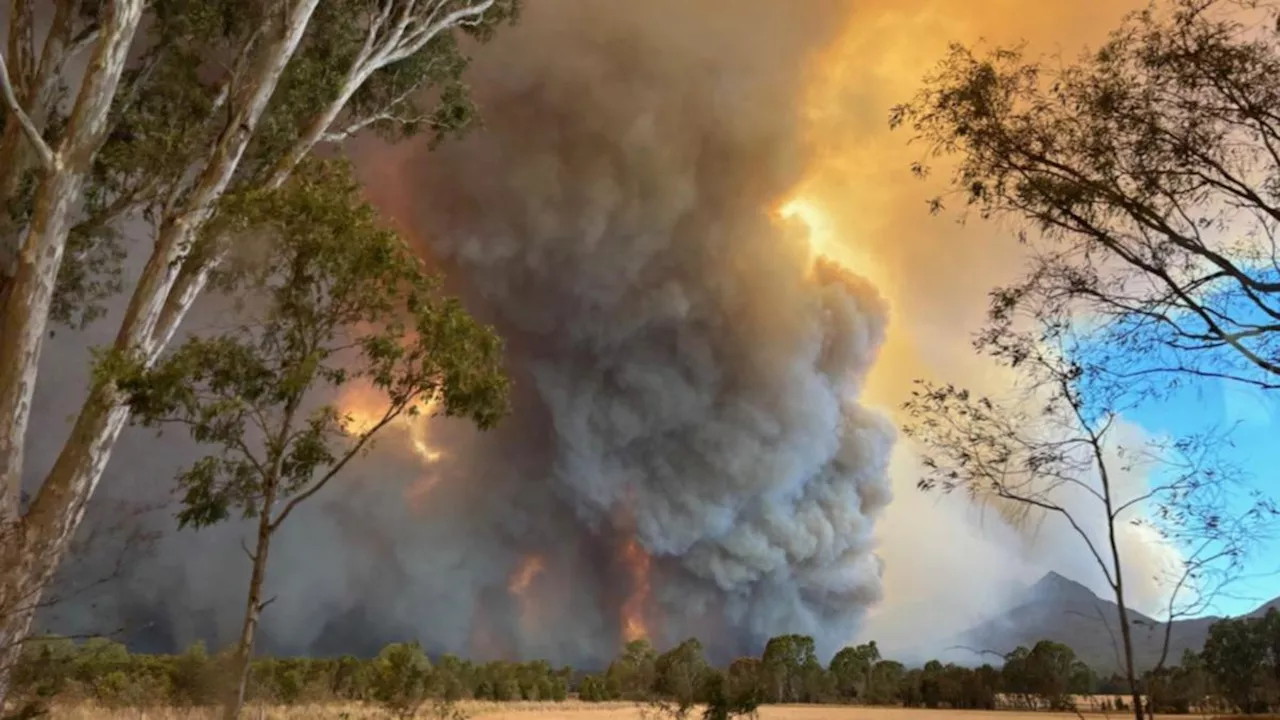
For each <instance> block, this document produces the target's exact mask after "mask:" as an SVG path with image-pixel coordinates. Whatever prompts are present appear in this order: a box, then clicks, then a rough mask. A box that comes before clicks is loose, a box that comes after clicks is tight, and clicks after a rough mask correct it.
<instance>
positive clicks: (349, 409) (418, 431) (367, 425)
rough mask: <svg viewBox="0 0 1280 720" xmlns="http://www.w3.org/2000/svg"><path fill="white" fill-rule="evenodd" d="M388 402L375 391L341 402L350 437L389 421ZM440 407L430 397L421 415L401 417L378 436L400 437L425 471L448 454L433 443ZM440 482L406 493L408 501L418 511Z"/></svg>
mask: <svg viewBox="0 0 1280 720" xmlns="http://www.w3.org/2000/svg"><path fill="white" fill-rule="evenodd" d="M387 407H388V406H387V401H386V398H385V397H384V396H383V395H382V394H381V393H378V392H377V391H375V390H372V389H362V390H351V391H348V392H347V393H346V394H344V395H343V397H342V399H341V400H340V401H339V402H338V408H339V410H338V412H339V413H340V414H341V415H342V416H343V431H344V432H345V433H346V434H347V435H348V436H350V437H360V436H361V435H365V434H366V433H369V432H370V431H372V430H374V429H375V428H376V427H377V426H378V423H380V422H382V420H383V419H384V418H385V417H386V413H387ZM439 407H440V402H439V398H437V397H431V398H430V399H428V400H427V401H426V402H424V403H422V404H420V405H419V406H418V412H417V413H415V414H413V415H410V414H408V413H401V414H400V415H398V416H396V417H395V418H394V419H392V420H391V421H389V422H388V423H387V424H386V426H384V427H383V430H384V431H386V432H385V433H384V432H382V431H379V433H378V436H380V437H386V436H387V435H395V436H398V437H399V438H400V439H401V440H402V441H404V442H405V443H406V445H407V446H408V448H409V449H410V450H411V451H412V452H413V454H414V455H415V456H416V457H417V458H418V460H419V461H421V462H422V464H423V465H424V466H426V467H431V466H432V465H435V464H436V463H438V462H439V461H440V460H441V459H442V458H444V457H445V453H444V451H443V450H441V449H440V448H439V447H437V446H436V445H434V444H433V443H432V438H431V419H432V417H434V416H435V414H436V411H437V410H438V409H439ZM436 481H437V478H436V476H434V475H431V476H428V477H425V478H423V479H422V480H420V481H419V482H416V483H414V484H413V485H411V486H409V488H408V489H407V490H405V500H406V501H408V502H409V503H410V504H411V505H414V506H415V507H416V506H418V505H419V504H421V503H422V502H423V501H424V500H425V499H426V496H427V495H428V494H430V492H431V489H432V488H433V487H434V486H435V484H436Z"/></svg>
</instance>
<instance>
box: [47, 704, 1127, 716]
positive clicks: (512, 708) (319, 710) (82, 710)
mask: <svg viewBox="0 0 1280 720" xmlns="http://www.w3.org/2000/svg"><path fill="white" fill-rule="evenodd" d="M460 707H462V709H463V710H465V711H466V713H467V714H468V715H469V716H470V717H471V718H474V719H475V720H535V719H536V720H553V718H569V719H570V720H642V718H643V715H642V713H641V711H640V710H639V709H638V708H637V707H636V706H635V705H632V704H630V703H579V702H563V703H539V702H528V703H525V702H520V703H492V702H489V703H486V702H466V703H461V704H460ZM344 713H345V716H344ZM957 716H963V717H965V718H968V720H985V719H986V718H990V719H991V720H1051V719H1052V718H1076V717H1077V716H1076V715H1075V714H1073V713H1049V712H1016V711H1003V710H1002V711H996V712H981V711H956V710H918V709H905V708H866V707H841V706H836V705H770V706H766V707H763V708H761V710H760V720H946V719H947V718H954V717H957ZM52 717H53V718H54V720H215V719H216V718H217V713H216V712H215V711H211V710H179V709H172V708H161V709H156V710H137V709H131V710H106V709H103V708H99V707H94V706H91V705H77V706H72V707H65V708H60V709H58V710H56V711H55V712H54V713H53V715H52ZM242 717H243V718H244V719H245V720H339V719H340V718H343V717H345V718H347V719H348V720H385V718H387V717H388V716H387V714H386V713H383V712H380V711H378V710H377V709H375V708H372V707H366V706H362V705H355V704H351V705H343V704H336V703H332V704H327V705H318V706H310V707H308V706H297V707H289V708H261V707H254V708H251V709H248V710H246V712H245V713H244V715H243V716H242ZM419 717H420V718H427V717H429V715H428V714H427V713H423V714H421V715H419ZM1084 717H1086V718H1097V719H1098V720H1103V718H1105V717H1108V716H1106V715H1102V714H1097V715H1094V714H1090V713H1086V714H1085V716H1084ZM1110 717H1113V718H1124V717H1125V714H1124V713H1111V715H1110Z"/></svg>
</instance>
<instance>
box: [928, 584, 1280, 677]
mask: <svg viewBox="0 0 1280 720" xmlns="http://www.w3.org/2000/svg"><path fill="white" fill-rule="evenodd" d="M1272 606H1276V607H1277V608H1280V598H1276V599H1274V600H1272V601H1270V602H1268V603H1266V604H1264V605H1262V606H1261V607H1259V608H1258V609H1257V610H1255V611H1254V612H1252V613H1250V614H1249V615H1248V617H1261V616H1262V615H1263V614H1265V613H1266V611H1267V609H1268V608H1270V607H1272ZM1117 611H1118V608H1117V607H1116V604H1115V603H1114V602H1111V601H1109V600H1104V599H1102V598H1100V597H1098V596H1097V595H1095V594H1094V593H1093V591H1092V590H1090V589H1089V588H1087V587H1085V586H1084V585H1081V584H1080V583H1077V582H1075V581H1073V580H1070V579H1068V578H1065V577H1063V576H1061V575H1059V574H1057V573H1053V572H1051V573H1049V574H1048V575H1045V576H1044V577H1043V578H1041V579H1040V580H1039V581H1037V582H1036V583H1035V584H1034V585H1032V586H1031V587H1029V588H1027V590H1026V591H1025V592H1023V593H1022V594H1021V596H1019V598H1018V599H1017V600H1015V602H1014V604H1013V606H1012V607H1010V608H1009V609H1008V610H1006V611H1005V612H1003V613H1000V614H998V615H996V616H994V617H992V618H990V619H988V620H986V621H985V622H982V623H980V624H978V625H976V626H974V627H972V628H970V629H969V630H966V631H965V632H963V633H961V634H960V635H958V636H957V637H956V638H955V641H954V643H953V644H954V645H956V646H959V647H963V648H968V649H971V650H975V651H979V652H996V653H1000V654H1006V653H1008V652H1010V651H1012V650H1013V649H1014V648H1016V647H1018V646H1019V645H1021V646H1024V647H1028V648H1029V647H1031V646H1032V645H1035V644H1036V642H1038V641H1040V640H1053V641H1055V642H1060V643H1062V644H1064V645H1067V646H1069V647H1070V648H1071V649H1072V650H1074V651H1075V653H1076V656H1077V657H1079V658H1080V659H1081V660H1083V661H1084V662H1085V663H1086V664H1088V665H1089V666H1090V667H1092V668H1093V669H1094V670H1096V671H1097V672H1098V673H1099V674H1109V673H1111V672H1113V671H1118V670H1119V669H1120V659H1119V647H1120V628H1119V618H1118V617H1117ZM1219 619H1220V618H1217V617H1204V618H1193V619H1188V620H1179V621H1177V622H1174V623H1173V628H1172V630H1171V631H1170V634H1169V651H1168V656H1167V660H1166V663H1167V664H1177V663H1178V662H1179V660H1180V659H1181V657H1182V653H1183V651H1184V650H1193V651H1197V652H1198V651H1199V650H1200V649H1201V648H1202V647H1204V641H1205V638H1207V637H1208V636H1209V627H1210V626H1211V625H1213V623H1215V622H1217V621H1218V620H1219ZM1129 620H1130V627H1131V628H1132V635H1133V646H1134V661H1135V664H1136V665H1137V666H1138V670H1139V672H1141V671H1143V670H1147V669H1150V668H1152V667H1154V666H1155V665H1156V663H1158V662H1159V660H1160V655H1161V653H1162V651H1163V645H1164V639H1165V625H1164V623H1162V622H1160V621H1157V620H1155V619H1153V618H1150V617H1147V616H1146V615H1143V614H1142V613H1139V612H1135V611H1133V610H1130V611H1129Z"/></svg>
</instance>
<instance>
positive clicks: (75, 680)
mask: <svg viewBox="0 0 1280 720" xmlns="http://www.w3.org/2000/svg"><path fill="white" fill-rule="evenodd" d="M1278 627H1280V613H1277V612H1276V611H1274V610H1272V611H1270V612H1269V613H1268V614H1267V615H1265V616H1262V617H1246V618H1238V619H1232V620H1220V621H1217V622H1216V623H1215V624H1214V625H1213V627H1212V629H1211V631H1210V637H1209V640H1208V641H1207V642H1206V645H1205V648H1204V651H1203V653H1193V652H1189V651H1188V652H1187V653H1186V654H1185V655H1184V657H1182V658H1181V662H1180V664H1178V665H1169V666H1165V667H1162V668H1158V669H1155V670H1151V671H1149V672H1147V673H1146V675H1145V676H1144V677H1143V679H1142V683H1143V686H1144V688H1145V690H1146V692H1147V693H1148V697H1149V698H1150V699H1149V703H1150V709H1151V711H1153V712H1156V713H1164V714H1171V713H1172V714H1183V713H1197V714H1211V713H1227V712H1231V711H1240V712H1245V711H1253V712H1275V711H1277V710H1280V692H1278V690H1280V683H1278V682H1277V677H1278V673H1277V659H1278V658H1280V652H1277V647H1278V646H1280V641H1277V639H1276V638H1277V637H1280V634H1277V628H1278ZM783 638H784V639H783V640H781V641H780V642H779V643H775V644H774V646H775V648H784V649H787V650H788V651H790V650H794V649H796V648H798V649H799V650H800V657H801V659H802V660H803V657H804V655H805V654H806V652H805V646H806V645H807V643H806V642H804V638H803V636H800V637H799V640H800V641H799V642H797V641H796V636H783ZM651 650H652V646H651V645H649V644H648V643H647V642H646V643H643V644H632V645H630V646H629V647H627V648H624V650H623V651H622V652H621V653H619V659H620V660H623V659H627V662H631V661H634V660H636V659H641V660H643V659H644V658H646V657H648V656H649V654H650V651H651ZM845 650H848V651H852V653H848V652H844V651H845ZM877 652H878V651H877ZM841 653H843V657H844V658H846V659H847V658H849V657H850V656H851V654H852V655H858V656H862V657H868V656H870V655H871V654H872V653H871V644H870V643H868V644H865V645H860V646H856V647H850V648H845V649H844V650H842V651H841ZM837 656H840V653H837ZM802 665H803V663H802ZM844 665H845V664H844V661H841V662H840V663H836V662H834V660H833V662H832V666H834V667H837V668H839V667H843V666H844ZM856 666H857V667H858V668H859V669H862V668H863V665H862V663H861V662H859V663H857V664H856ZM764 667H765V666H764V663H763V661H762V658H761V657H742V658H738V659H736V660H734V661H733V662H732V663H730V664H729V665H728V667H727V668H725V669H717V668H715V667H712V666H711V665H710V664H708V663H707V662H706V660H705V659H704V657H703V655H702V649H701V645H700V643H698V641H697V640H695V639H692V638H691V639H689V640H686V641H684V642H682V643H680V644H678V645H676V646H675V647H672V648H671V649H669V650H667V651H666V652H664V653H661V654H660V655H656V656H654V674H653V675H652V676H650V677H651V680H650V681H651V683H652V684H651V685H650V686H649V687H647V688H632V692H633V693H635V694H636V695H637V696H641V699H637V700H635V702H637V703H639V704H641V705H642V708H643V709H644V710H645V712H646V714H648V715H656V716H661V717H689V716H690V715H691V714H693V713H694V712H695V711H696V710H698V709H699V708H700V713H699V714H700V715H701V717H702V718H704V720H727V719H728V718H732V717H753V716H755V714H756V711H757V709H758V708H759V707H760V706H761V705H763V704H766V702H767V701H766V696H767V693H768V692H769V690H770V686H771V685H772V684H773V683H774V682H775V678H772V677H770V675H769V674H768V673H766V672H764ZM818 672H820V673H821V674H824V675H831V677H829V679H828V681H827V682H826V683H825V685H824V687H826V688H827V689H828V691H827V692H826V693H825V694H824V695H821V696H818V697H814V698H811V699H809V700H808V702H815V703H840V704H849V703H850V702H858V703H860V704H866V705H903V706H906V707H928V708H939V709H950V710H991V709H1000V708H1013V709H1024V710H1045V709H1060V710H1070V709H1072V708H1073V707H1076V703H1077V698H1078V696H1080V695H1088V694H1103V695H1114V694H1117V693H1123V692H1125V691H1126V690H1127V681H1126V680H1125V679H1124V678H1123V677H1119V676H1117V677H1105V678H1100V677H1098V676H1096V675H1095V673H1093V672H1092V671H1091V670H1090V669H1089V668H1087V667H1085V666H1084V665H1083V664H1082V663H1081V662H1079V661H1078V660H1077V659H1076V657H1075V654H1074V653H1073V652H1072V650H1071V649H1070V648H1069V647H1068V646H1066V645H1063V644H1061V643H1057V642H1053V641H1049V640H1044V641H1041V642H1038V643H1035V644H1034V645H1033V646H1032V647H1031V648H1026V647H1020V648H1017V649H1016V650H1014V651H1013V652H1011V653H1009V655H1008V656H1007V657H1006V659H1005V663H1004V665H1003V666H1002V667H995V666H992V665H981V666H978V667H966V666H962V665H957V664H953V663H942V662H939V661H936V660H934V661H929V662H927V663H925V664H924V665H922V666H919V667H914V668H910V669H908V668H906V667H905V666H903V664H902V663H899V662H896V661H893V660H885V659H878V660H875V661H872V664H871V667H870V671H869V672H868V673H867V674H866V676H865V677H866V680H865V682H866V686H865V689H864V691H863V694H862V695H861V696H860V697H859V698H857V699H855V700H851V699H850V698H848V697H845V696H843V695H842V694H841V693H840V691H839V687H840V682H839V680H838V679H837V678H836V677H835V676H834V674H833V673H832V671H830V670H826V669H822V668H818ZM223 675H224V667H223V665H222V663H221V659H220V658H219V657H211V656H210V655H209V654H208V653H207V652H206V651H205V649H204V646H203V645H201V644H196V645H194V646H192V647H191V648H189V649H188V650H187V651H186V652H184V653H182V654H179V655H168V656H164V655H143V654H133V653H129V652H127V651H126V650H125V648H124V647H122V646H120V645H118V644H116V643H111V642H106V641H102V640H90V641H88V642H86V643H83V644H77V643H75V642H72V641H70V640H66V639H60V638H44V639H41V640H40V641H39V642H33V643H32V644H31V646H30V647H29V648H28V650H27V652H26V653H25V654H24V656H23V660H22V664H21V665H20V666H19V668H18V672H17V673H16V675H15V678H16V679H17V680H18V690H19V694H18V697H19V699H31V700H40V699H41V698H43V701H42V702H35V703H31V707H34V708H39V707H43V706H45V705H47V702H48V701H49V700H50V699H52V698H53V697H54V695H55V694H56V695H57V696H58V697H59V698H60V699H65V700H76V699H84V700H90V701H93V702H95V703H99V704H102V705H106V706H112V707H136V708H140V709H146V708H150V707H157V706H164V705H169V706H208V705H213V704H215V703H217V702H218V700H219V696H218V694H217V690H216V689H217V688H218V687H219V686H220V683H221V681H222V679H223ZM252 675H253V682H252V683H251V684H250V686H249V697H248V701H250V702H253V703H269V704H272V705H284V706H288V705H298V706H302V705H309V704H316V703H324V702H330V701H346V702H358V703H367V704H370V705H373V706H376V707H378V708H381V709H382V710H383V711H385V712H389V713H391V714H394V715H398V716H405V717H408V716H410V714H411V713H414V712H417V713H418V714H419V715H426V716H430V717H437V718H450V719H454V718H459V717H461V715H460V709H459V708H458V706H457V701H459V700H466V699H476V700H489V701H493V700H501V701H522V700H524V701H546V700H553V701H554V700H561V699H564V697H565V695H564V694H563V691H564V690H566V689H568V687H569V682H570V679H571V677H572V675H573V671H572V669H570V668H559V669H557V668H553V667H552V666H551V664H550V663H547V662H545V661H541V660H536V661H530V662H524V663H517V662H490V663H473V662H470V661H468V660H465V659H462V658H459V657H456V656H453V655H440V656H438V657H436V659H435V661H434V662H432V661H431V660H429V659H428V657H427V655H426V653H425V652H424V651H423V649H422V648H421V647H420V646H419V645H418V644H417V643H394V644H392V645H388V646H387V647H385V648H383V650H382V651H381V652H379V653H378V655H377V656H375V657H373V658H370V659H360V658H354V657H350V656H346V657H339V658H301V657H291V658H271V657H262V658H257V659H255V660H254V661H253V667H252ZM695 677H696V678H697V682H696V684H695V683H694V682H692V681H693V679H694V678H695ZM605 685H606V682H605V679H604V678H603V677H601V676H598V675H584V676H582V677H581V679H580V680H579V682H578V683H577V687H576V697H577V699H578V700H580V701H583V702H606V701H616V700H618V699H620V698H618V697H617V696H612V695H609V694H608V692H607V691H606V687H605ZM498 686H503V687H507V688H509V690H508V691H506V692H505V693H500V694H501V695H502V697H495V694H494V691H493V688H494V687H498ZM556 687H559V688H561V691H560V693H559V694H558V693H557V692H556V691H555V690H553V688H556ZM42 693H43V695H42ZM1127 706H1128V703H1126V702H1124V701H1123V700H1112V701H1110V702H1109V703H1108V707H1110V708H1112V709H1115V710H1122V709H1125V708H1126V707H1127Z"/></svg>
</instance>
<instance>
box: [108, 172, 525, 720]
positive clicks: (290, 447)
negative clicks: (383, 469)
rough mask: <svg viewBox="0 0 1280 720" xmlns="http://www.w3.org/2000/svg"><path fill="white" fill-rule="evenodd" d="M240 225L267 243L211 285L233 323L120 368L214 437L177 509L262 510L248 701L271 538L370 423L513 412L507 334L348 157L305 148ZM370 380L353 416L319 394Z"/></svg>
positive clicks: (243, 663)
mask: <svg viewBox="0 0 1280 720" xmlns="http://www.w3.org/2000/svg"><path fill="white" fill-rule="evenodd" d="M235 217H237V218H239V220H238V222H241V223H242V227H239V228H236V230H237V231H239V232H241V233H245V234H248V235H251V236H253V237H254V243H255V245H257V246H258V247H265V248H266V251H265V253H258V254H251V255H250V256H247V257H246V258H244V259H243V261H240V262H229V263H228V264H227V265H225V266H224V267H223V269H222V270H220V272H219V273H218V275H217V276H215V282H216V283H217V285H216V287H219V288H220V289H221V290H223V291H226V292H228V293H234V294H235V296H236V297H238V298H241V299H243V300H244V305H245V308H244V312H243V319H242V321H241V323H240V324H239V326H238V327H235V328H234V329H232V330H231V331H229V332H227V333H225V334H222V335H219V336H216V337H209V338H204V337H196V338H193V339H191V340H188V341H187V342H185V343H184V344H182V345H181V346H180V347H178V348H176V349H175V351H174V352H172V353H171V354H169V355H168V356H166V357H164V358H162V359H161V360H160V362H159V363H157V364H156V365H155V366H154V368H152V369H150V370H146V369H145V368H134V369H130V368H120V370H121V372H122V375H121V376H122V377H123V378H125V379H124V380H122V381H121V384H122V386H123V387H126V388H127V389H128V390H129V392H130V404H131V406H132V408H133V411H134V413H135V417H136V418H137V420H138V421H139V422H142V423H145V424H149V425H160V424H167V423H177V424H179V425H183V426H185V427H187V428H188V429H189V431H190V433H191V436H192V438H194V439H195V440H197V441H199V442H201V443H204V444H208V445H212V446H214V447H215V448H216V450H214V451H213V452H212V453H211V454H210V455H208V456H206V457H204V458H202V459H201V460H199V461H197V462H196V463H195V464H194V465H192V466H191V467H190V468H188V469H187V470H186V471H184V472H183V473H182V474H181V475H180V476H179V478H178V482H179V485H180V487H181V488H182V490H183V491H184V493H185V495H184V497H183V508H182V510H181V512H180V513H179V516H178V517H179V521H180V524H181V525H184V526H186V525H190V526H192V527H196V528H200V527H204V526H207V525H212V524H214V523H217V522H220V521H222V520H225V519H226V518H228V517H229V516H230V514H231V513H232V512H233V511H238V512H239V513H240V514H242V515H243V516H244V517H246V518H253V519H256V521H257V536H256V539H255V541H254V543H253V548H252V550H249V551H248V554H249V558H250V560H251V561H252V573H251V576H250V581H249V592H248V600H247V604H246V607H245V615H244V625H243V630H242V633H241V637H240V641H239V644H238V645H237V648H236V651H235V655H234V662H233V669H234V672H235V677H236V678H237V679H238V682H237V683H236V685H237V689H236V692H235V695H234V697H232V698H230V699H229V700H228V704H227V710H228V712H227V716H228V717H234V716H236V714H237V713H238V710H239V707H240V705H241V703H242V702H243V698H244V689H245V682H246V678H247V677H248V671H249V660H250V657H251V655H252V651H253V642H254V634H255V631H256V628H257V626H258V622H259V616H260V614H261V612H262V610H263V608H264V607H265V606H266V604H267V603H268V602H269V601H264V600H263V597H262V589H263V581H264V579H265V577H266V572H267V559H268V553H269V551H270V547H271V540H272V537H273V536H274V535H275V533H276V532H277V531H278V530H279V529H280V526H281V525H282V524H283V523H284V521H285V520H286V519H287V518H288V517H289V515H290V514H291V513H292V512H293V511H294V509H295V508H296V507H297V506H298V505H299V504H300V503H302V502H303V501H305V500H307V499H308V498H310V497H312V496H314V495H315V494H316V493H318V492H319V491H320V490H322V489H323V488H324V487H325V485H326V484H328V483H329V482H330V481H331V480H332V479H333V478H334V477H335V476H336V475H337V474H338V473H340V472H341V471H342V470H343V468H344V467H346V466H347V464H348V462H349V461H350V460H351V459H352V458H353V457H355V456H356V455H357V454H358V453H360V452H361V451H363V450H365V449H366V448H367V447H368V446H369V443H370V442H371V440H372V439H373V437H374V436H375V435H376V434H377V433H378V432H379V431H380V430H381V429H382V428H384V427H386V426H387V424H388V423H390V422H391V421H393V420H395V419H396V418H398V417H401V416H413V415H415V414H417V413H419V412H421V411H422V408H424V407H425V406H426V405H428V404H432V405H438V406H439V411H440V412H442V413H443V414H445V415H450V416H458V417H465V418H467V419H469V420H471V421H472V422H474V423H475V424H476V425H477V426H479V427H480V428H489V427H492V426H493V425H494V424H495V423H496V422H497V421H498V420H499V419H500V418H501V417H502V416H503V415H504V413H505V412H506V409H507V385H508V381H507V379H506V377H505V376H504V374H503V371H502V368H501V343H500V341H499V340H498V338H497V336H496V335H495V334H494V333H493V332H492V331H491V330H490V329H489V328H487V327H483V326H481V325H478V324H477V323H476V322H475V321H474V320H473V319H472V318H471V317H470V316H469V315H468V314H467V313H466V311H465V310H463V308H462V306H461V305H460V304H459V303H458V302H457V301H456V300H454V299H452V298H445V297H442V296H441V295H440V293H439V287H438V282H437V281H436V279H435V278H433V277H431V276H429V275H428V274H427V273H426V272H425V271H424V269H423V267H422V264H421V261H419V260H418V259H417V258H416V257H415V256H414V255H413V254H412V253H411V252H410V251H409V249H408V248H407V247H405V246H404V245H403V244H402V243H401V242H400V240H399V238H397V237H396V235H395V234H394V233H392V232H390V231H388V230H386V229H383V228H382V227H380V226H379V224H378V222H377V217H376V215H375V213H374V212H373V210H372V209H371V208H370V207H369V206H368V205H366V204H363V203H362V202H360V200H359V188H358V186H357V185H356V184H355V182H354V180H353V179H352V178H351V176H350V173H349V171H348V169H347V168H346V166H345V165H343V164H340V163H334V162H330V163H321V162H309V163H307V164H306V166H305V167H304V168H303V169H302V170H300V171H299V175H297V176H295V178H294V179H293V180H291V181H290V182H289V183H287V184H286V185H284V186H283V187H282V188H281V189H279V190H268V191H265V192H262V193H255V194H252V195H250V196H248V197H246V198H245V199H244V200H243V206H242V207H240V208H239V209H238V212H237V213H235ZM352 383H361V384H367V385H371V386H372V387H373V388H375V389H376V390H378V391H379V392H381V393H382V394H384V395H385V396H386V399H387V405H386V409H385V411H383V412H382V413H381V414H380V415H379V416H378V417H377V418H376V419H375V420H374V421H373V422H372V423H370V424H367V425H366V426H364V427H356V426H354V424H353V421H352V419H351V418H350V417H346V416H344V415H343V414H342V413H341V412H340V411H339V410H338V409H337V408H335V407H334V406H333V405H329V404H322V405H319V406H318V407H314V406H312V407H309V406H308V403H309V402H312V403H313V404H314V402H313V401H314V400H315V399H316V398H317V397H322V396H332V394H333V392H334V391H335V390H336V389H338V388H341V387H343V386H347V385H349V384H352Z"/></svg>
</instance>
